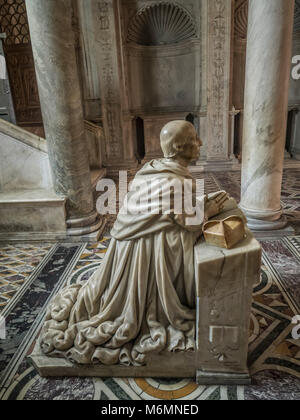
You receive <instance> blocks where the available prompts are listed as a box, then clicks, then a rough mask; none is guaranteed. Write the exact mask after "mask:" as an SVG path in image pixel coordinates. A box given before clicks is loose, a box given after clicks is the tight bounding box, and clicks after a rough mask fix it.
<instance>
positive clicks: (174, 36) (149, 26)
mask: <svg viewBox="0 0 300 420" xmlns="http://www.w3.org/2000/svg"><path fill="white" fill-rule="evenodd" d="M196 33H197V31H196V24H195V22H194V20H193V18H192V17H191V16H190V15H189V14H188V12H187V11H186V10H185V9H183V8H182V7H180V6H177V5H175V4H173V3H167V2H161V3H155V4H152V5H150V6H147V7H145V8H143V9H141V10H140V11H139V12H138V13H137V14H136V15H135V16H134V18H133V19H132V20H131V22H130V24H129V29H128V36H127V41H128V42H133V43H135V44H138V45H144V46H159V45H170V44H176V43H179V42H183V41H186V40H188V39H191V38H193V37H195V36H196Z"/></svg>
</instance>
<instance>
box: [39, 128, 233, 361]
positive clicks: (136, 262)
mask: <svg viewBox="0 0 300 420" xmlns="http://www.w3.org/2000/svg"><path fill="white" fill-rule="evenodd" d="M201 145H202V143H201V140H200V139H199V138H198V136H197V133H196V131H195V129H194V127H193V125H192V124H190V123H188V122H186V121H173V122H171V123H169V124H167V125H166V126H165V127H164V128H163V130H162V132H161V147H162V150H163V153H164V156H165V157H164V159H161V160H153V161H151V162H149V163H147V164H146V165H145V166H144V167H143V168H142V169H141V170H140V171H139V172H138V173H137V175H136V177H135V179H134V181H133V183H132V185H131V188H130V190H129V193H128V200H127V201H126V200H125V201H126V204H125V206H127V207H126V211H124V209H123V211H121V212H120V213H119V215H118V218H117V221H116V223H115V225H114V227H113V229H112V232H111V236H112V239H111V242H110V246H109V249H108V251H107V253H106V256H105V258H104V260H103V262H102V264H101V266H100V268H99V269H98V270H97V271H96V272H95V273H94V275H93V276H92V277H91V278H90V280H89V281H87V282H86V283H85V284H83V285H72V286H68V287H66V288H65V289H63V290H62V291H61V292H60V293H59V294H58V295H57V296H56V297H55V298H54V299H53V301H52V302H51V303H50V305H49V308H48V311H47V315H46V321H45V324H44V326H43V330H42V332H41V336H40V346H41V350H42V352H43V353H44V354H46V355H47V356H49V357H63V358H66V359H68V360H70V361H71V362H72V363H75V364H81V365H91V364H104V365H115V364H121V365H126V366H142V365H145V364H147V355H148V354H149V353H152V352H154V353H160V352H162V351H169V352H179V351H182V352H185V351H195V350H196V349H195V321H196V310H195V300H196V298H195V274H194V245H195V243H196V241H197V239H198V238H199V237H200V236H201V234H202V225H203V223H204V222H205V221H207V220H208V219H209V218H211V217H213V216H215V215H217V214H219V213H220V212H221V211H222V210H223V209H224V206H226V203H227V204H228V202H229V201H230V200H229V197H228V195H227V194H226V193H225V192H219V193H216V194H214V195H212V196H209V197H207V196H205V195H202V197H200V198H199V197H198V199H199V200H198V201H199V202H200V203H201V202H202V204H203V207H204V211H203V215H202V216H203V217H202V218H201V220H198V223H197V224H196V225H195V224H193V225H190V224H188V223H186V221H187V218H188V216H191V214H189V215H187V214H186V213H184V212H183V211H182V214H176V213H175V212H174V209H172V205H173V207H174V195H173V196H172V197H173V200H170V202H171V203H173V204H172V205H171V209H170V211H169V212H164V213H162V212H161V211H160V210H161V207H160V202H156V201H155V200H154V207H155V206H156V208H155V210H159V211H153V207H152V211H151V212H149V211H148V212H145V211H144V208H143V206H145V199H144V198H145V194H147V192H146V190H145V185H147V183H148V181H149V182H153V181H160V180H162V181H163V183H165V182H166V180H167V181H169V182H171V183H172V182H174V181H180V183H181V185H183V184H184V182H185V180H190V181H191V183H192V184H193V189H192V190H191V194H192V193H193V194H194V195H195V192H194V190H195V188H194V185H195V183H196V182H195V180H193V178H192V176H191V175H190V173H189V170H188V165H189V164H190V163H191V162H192V161H195V160H197V159H198V158H199V154H200V146H201ZM142 185H143V186H144V187H141V188H136V187H137V186H142ZM147 191H148V190H147ZM163 194H164V193H163ZM131 195H135V200H130V197H131ZM136 198H137V199H136ZM193 198H195V197H193Z"/></svg>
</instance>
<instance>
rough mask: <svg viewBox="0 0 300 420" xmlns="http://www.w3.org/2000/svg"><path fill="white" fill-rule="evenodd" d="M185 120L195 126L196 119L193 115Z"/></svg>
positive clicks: (189, 115)
mask: <svg viewBox="0 0 300 420" xmlns="http://www.w3.org/2000/svg"><path fill="white" fill-rule="evenodd" d="M185 120H186V121H188V122H190V123H191V124H193V125H195V117H194V115H193V114H188V115H187V116H186V117H185Z"/></svg>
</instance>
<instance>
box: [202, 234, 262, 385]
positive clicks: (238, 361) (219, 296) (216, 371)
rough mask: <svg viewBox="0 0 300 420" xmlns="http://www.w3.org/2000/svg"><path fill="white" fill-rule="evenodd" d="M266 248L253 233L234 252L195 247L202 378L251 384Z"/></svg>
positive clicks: (212, 380) (203, 379) (205, 381)
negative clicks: (255, 304) (252, 335)
mask: <svg viewBox="0 0 300 420" xmlns="http://www.w3.org/2000/svg"><path fill="white" fill-rule="evenodd" d="M260 267H261V246H260V244H259V243H258V242H257V241H256V239H254V237H253V235H252V234H251V232H250V231H247V238H245V240H244V241H243V242H241V243H240V244H239V245H237V246H236V247H234V248H233V249H231V250H226V249H221V248H217V247H214V246H209V245H207V244H206V243H205V242H204V240H203V241H202V242H201V243H200V244H198V245H197V246H196V247H195V270H196V288H197V289H196V291H197V321H198V324H197V362H196V363H197V382H198V383H199V384H205V385H209V384H215V385H216V384H222V385H227V384H228V385H232V384H239V385H241V384H249V383H250V382H251V379H250V374H249V371H248V366H247V357H248V341H249V326H250V315H251V304H252V292H253V286H254V284H255V283H257V282H258V281H259V276H260Z"/></svg>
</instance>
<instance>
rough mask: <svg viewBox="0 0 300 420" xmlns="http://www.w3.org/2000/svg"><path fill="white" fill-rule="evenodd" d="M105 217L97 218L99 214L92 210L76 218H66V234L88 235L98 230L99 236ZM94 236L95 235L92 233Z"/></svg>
mask: <svg viewBox="0 0 300 420" xmlns="http://www.w3.org/2000/svg"><path fill="white" fill-rule="evenodd" d="M105 222H106V221H105V219H104V218H102V217H101V218H99V214H98V213H97V212H96V211H94V212H93V213H92V214H90V215H88V216H86V217H81V218H78V219H69V220H67V235H68V236H70V237H72V236H81V237H85V236H90V235H91V234H93V233H95V232H96V233H97V234H98V232H99V236H100V234H101V233H102V231H103V229H104V227H105ZM94 236H95V235H94Z"/></svg>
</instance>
